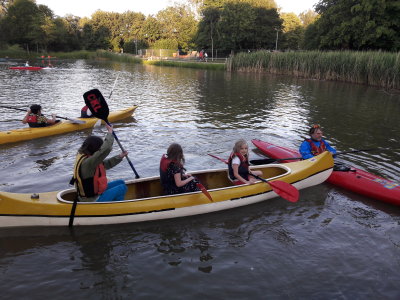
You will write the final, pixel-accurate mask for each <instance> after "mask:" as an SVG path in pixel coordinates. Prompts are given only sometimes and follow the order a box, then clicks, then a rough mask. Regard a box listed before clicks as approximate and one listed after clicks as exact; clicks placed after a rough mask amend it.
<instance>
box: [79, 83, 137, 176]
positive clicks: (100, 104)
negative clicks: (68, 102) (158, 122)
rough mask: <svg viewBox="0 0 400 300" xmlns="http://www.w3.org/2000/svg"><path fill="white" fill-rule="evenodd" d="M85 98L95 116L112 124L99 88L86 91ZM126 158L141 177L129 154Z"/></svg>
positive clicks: (122, 148) (115, 136) (116, 138)
mask: <svg viewBox="0 0 400 300" xmlns="http://www.w3.org/2000/svg"><path fill="white" fill-rule="evenodd" d="M83 99H85V103H86V105H87V106H88V108H89V109H90V111H91V112H92V114H93V116H95V117H96V118H98V119H101V120H103V121H104V122H106V123H107V124H108V125H109V126H111V124H110V123H109V122H108V115H109V113H110V111H109V109H108V105H107V102H106V100H105V99H104V97H103V95H102V94H101V92H100V91H99V90H98V89H93V90H90V91H88V92H86V93H84V94H83ZM112 133H113V135H114V138H115V140H116V141H117V143H118V145H119V147H120V148H121V150H122V152H125V149H124V147H122V145H121V143H120V141H119V139H118V137H117V135H116V134H115V132H114V130H113V131H112ZM126 159H127V161H128V162H129V165H130V166H131V168H132V170H133V172H134V173H135V176H136V178H140V176H139V174H138V173H137V172H136V170H135V167H134V166H133V164H132V162H131V160H130V159H129V157H128V156H126Z"/></svg>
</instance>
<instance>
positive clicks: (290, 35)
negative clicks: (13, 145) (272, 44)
mask: <svg viewBox="0 0 400 300" xmlns="http://www.w3.org/2000/svg"><path fill="white" fill-rule="evenodd" d="M281 18H282V20H283V36H282V39H281V48H283V49H293V50H298V49H300V45H301V42H302V39H303V34H304V29H303V24H302V22H301V20H300V19H299V17H298V16H297V15H296V14H294V13H282V14H281Z"/></svg>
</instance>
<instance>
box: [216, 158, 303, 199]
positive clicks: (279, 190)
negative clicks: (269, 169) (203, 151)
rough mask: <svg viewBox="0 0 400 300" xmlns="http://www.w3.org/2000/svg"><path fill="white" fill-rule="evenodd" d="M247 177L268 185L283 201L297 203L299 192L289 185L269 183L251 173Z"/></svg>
mask: <svg viewBox="0 0 400 300" xmlns="http://www.w3.org/2000/svg"><path fill="white" fill-rule="evenodd" d="M208 155H210V156H211V157H214V158H216V159H218V160H220V161H222V162H224V163H226V164H228V161H227V160H226V159H223V158H220V157H218V156H215V155H212V154H208ZM249 175H251V176H253V177H255V178H257V179H258V180H261V181H262V182H265V183H267V184H269V185H270V187H271V188H272V190H273V191H274V192H275V193H276V194H278V195H279V196H281V197H282V198H283V199H285V200H287V201H290V202H297V201H298V200H299V190H298V189H296V187H295V186H293V185H291V184H290V183H287V182H285V181H281V180H274V181H269V180H266V179H264V178H261V177H260V176H257V175H254V174H252V173H250V174H249Z"/></svg>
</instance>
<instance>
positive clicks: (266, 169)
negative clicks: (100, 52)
mask: <svg viewBox="0 0 400 300" xmlns="http://www.w3.org/2000/svg"><path fill="white" fill-rule="evenodd" d="M251 169H252V170H260V171H262V172H263V176H262V177H263V178H266V179H269V178H275V177H281V176H283V175H286V174H288V173H290V169H289V168H287V167H285V166H282V165H269V166H263V167H256V168H254V167H253V168H251ZM190 174H192V175H193V176H194V177H196V178H197V179H198V180H199V182H200V183H201V184H202V185H203V186H204V187H205V188H206V189H207V190H214V189H221V188H226V187H232V186H234V185H233V183H232V182H231V181H230V180H229V178H228V176H227V169H218V170H207V171H197V172H190ZM126 184H127V187H128V191H127V193H126V195H125V199H126V200H134V199H145V198H153V197H160V196H164V192H163V189H162V186H161V182H160V178H159V177H149V178H140V179H136V180H131V181H126ZM61 194H62V199H60V200H64V201H68V202H69V201H74V199H75V198H76V196H77V194H76V191H75V189H69V190H66V191H64V192H63V193H61Z"/></svg>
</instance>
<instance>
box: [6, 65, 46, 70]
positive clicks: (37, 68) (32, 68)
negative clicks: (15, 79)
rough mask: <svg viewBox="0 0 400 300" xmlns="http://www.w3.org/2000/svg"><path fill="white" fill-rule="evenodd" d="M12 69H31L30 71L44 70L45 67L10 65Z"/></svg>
mask: <svg viewBox="0 0 400 300" xmlns="http://www.w3.org/2000/svg"><path fill="white" fill-rule="evenodd" d="M9 69H11V70H29V71H38V70H42V69H43V67H25V66H24V67H9Z"/></svg>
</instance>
